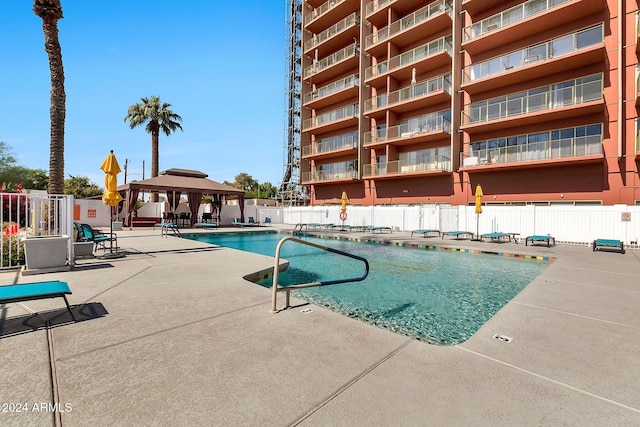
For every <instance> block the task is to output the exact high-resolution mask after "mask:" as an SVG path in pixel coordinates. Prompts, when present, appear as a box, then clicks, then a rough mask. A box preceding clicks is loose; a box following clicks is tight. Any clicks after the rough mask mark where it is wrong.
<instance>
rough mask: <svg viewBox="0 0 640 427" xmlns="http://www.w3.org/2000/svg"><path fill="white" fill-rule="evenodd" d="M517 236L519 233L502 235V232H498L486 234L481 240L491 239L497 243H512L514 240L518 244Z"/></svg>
mask: <svg viewBox="0 0 640 427" xmlns="http://www.w3.org/2000/svg"><path fill="white" fill-rule="evenodd" d="M517 234H518V233H502V232H500V231H496V232H493V233H485V234H483V235H481V236H480V238H481V239H491V241H492V242H497V243H504V242H511V239H512V238H513V240H514V241H515V242H516V244H517V243H518V241H517V240H516V236H515V235H517Z"/></svg>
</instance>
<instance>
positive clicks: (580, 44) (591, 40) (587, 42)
mask: <svg viewBox="0 0 640 427" xmlns="http://www.w3.org/2000/svg"><path fill="white" fill-rule="evenodd" d="M598 43H602V24H600V25H597V26H595V27H591V28H588V29H586V30H583V31H580V32H579V33H577V35H576V46H577V48H578V49H582V48H585V47H588V46H593V45H594V44H598Z"/></svg>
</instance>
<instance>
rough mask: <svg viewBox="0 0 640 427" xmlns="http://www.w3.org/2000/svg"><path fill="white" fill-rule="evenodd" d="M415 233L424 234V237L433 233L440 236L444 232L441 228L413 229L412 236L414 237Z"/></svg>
mask: <svg viewBox="0 0 640 427" xmlns="http://www.w3.org/2000/svg"><path fill="white" fill-rule="evenodd" d="M414 233H415V234H422V237H429V235H431V236H432V237H440V235H441V234H442V233H441V232H440V230H431V229H423V230H413V231H412V232H411V237H413V234H414ZM434 234H435V236H434Z"/></svg>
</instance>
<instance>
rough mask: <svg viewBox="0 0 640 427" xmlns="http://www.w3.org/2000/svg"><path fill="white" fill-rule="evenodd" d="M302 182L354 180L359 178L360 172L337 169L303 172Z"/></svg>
mask: <svg viewBox="0 0 640 427" xmlns="http://www.w3.org/2000/svg"><path fill="white" fill-rule="evenodd" d="M300 178H301V181H302V184H318V183H323V182H324V183H334V182H340V181H352V180H354V179H358V172H357V171H355V170H348V169H346V168H345V169H344V170H337V171H335V172H333V171H332V172H325V171H322V170H320V171H316V172H303V173H302V174H301V176H300Z"/></svg>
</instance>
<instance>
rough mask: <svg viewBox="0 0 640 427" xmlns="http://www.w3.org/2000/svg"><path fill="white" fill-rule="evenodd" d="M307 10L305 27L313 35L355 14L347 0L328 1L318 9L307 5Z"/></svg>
mask: <svg viewBox="0 0 640 427" xmlns="http://www.w3.org/2000/svg"><path fill="white" fill-rule="evenodd" d="M307 10H308V13H306V14H305V17H304V27H305V29H306V30H309V31H311V32H312V33H317V32H318V31H321V30H322V29H323V28H327V27H328V26H329V25H331V24H333V23H334V22H336V21H338V19H340V17H343V16H346V15H347V14H348V13H349V12H353V11H354V8H353V6H352V5H350V2H348V1H346V0H328V1H327V2H325V3H324V4H321V5H320V6H318V7H316V8H312V7H311V6H310V5H309V4H308V3H307Z"/></svg>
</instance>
